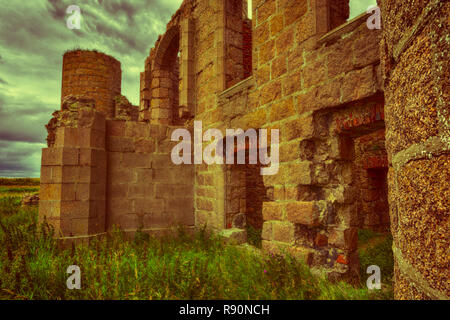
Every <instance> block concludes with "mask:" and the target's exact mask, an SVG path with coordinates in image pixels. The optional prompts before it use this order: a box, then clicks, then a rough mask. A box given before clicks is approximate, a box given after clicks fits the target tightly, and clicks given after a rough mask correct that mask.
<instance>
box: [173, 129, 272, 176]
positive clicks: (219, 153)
mask: <svg viewBox="0 0 450 320" xmlns="http://www.w3.org/2000/svg"><path fill="white" fill-rule="evenodd" d="M267 134H268V130H267V129H259V130H258V132H257V130H255V129H248V130H246V131H245V132H244V130H242V129H226V132H225V136H226V137H225V138H224V136H223V134H222V132H221V131H220V130H218V129H208V130H207V131H205V132H204V133H203V126H202V122H201V121H194V143H193V145H194V146H193V149H194V150H193V152H192V139H191V133H190V132H189V130H187V129H176V130H174V131H173V133H172V136H171V140H172V141H180V138H182V140H181V141H180V143H178V144H177V145H176V146H175V147H174V148H173V149H172V153H171V158H172V162H173V163H174V164H176V165H180V164H192V162H193V163H194V164H202V163H203V162H204V163H206V164H208V165H211V164H224V163H225V164H234V162H235V154H237V164H246V152H247V150H248V162H249V164H257V163H258V158H259V163H260V164H262V165H265V166H267V167H262V168H261V170H260V171H261V175H274V174H276V173H278V169H279V130H278V129H271V130H270V156H269V155H268V145H267V144H268V143H267V141H268V140H267V139H268V136H267ZM247 139H248V140H247ZM235 141H236V143H237V144H235ZM246 141H248V148H247V142H246ZM203 142H211V143H210V144H208V145H207V146H206V147H205V148H204V149H203ZM224 144H225V145H224ZM224 149H226V150H225V152H224ZM192 154H193V159H192ZM224 158H225V159H224ZM192 160H193V161H192Z"/></svg>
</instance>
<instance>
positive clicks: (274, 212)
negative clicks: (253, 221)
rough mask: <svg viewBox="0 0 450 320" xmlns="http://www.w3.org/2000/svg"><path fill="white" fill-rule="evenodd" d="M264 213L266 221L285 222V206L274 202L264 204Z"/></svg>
mask: <svg viewBox="0 0 450 320" xmlns="http://www.w3.org/2000/svg"><path fill="white" fill-rule="evenodd" d="M262 213H263V219H264V221H268V220H283V204H282V203H281V202H273V201H271V202H264V203H263V210H262Z"/></svg>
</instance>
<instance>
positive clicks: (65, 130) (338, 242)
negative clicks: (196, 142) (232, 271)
mask: <svg viewBox="0 0 450 320" xmlns="http://www.w3.org/2000/svg"><path fill="white" fill-rule="evenodd" d="M379 6H380V7H381V11H382V17H383V24H382V25H383V28H382V29H381V30H377V29H373V30H371V29H369V28H368V27H367V25H366V21H367V19H368V17H369V16H370V14H362V15H360V16H359V17H357V18H355V19H353V20H350V21H347V20H348V16H349V1H346V0H253V5H252V10H253V11H252V19H251V20H250V19H249V18H248V16H247V1H246V0H185V1H184V2H183V4H182V5H181V7H180V9H179V10H178V11H177V12H176V13H175V14H174V15H173V17H172V19H171V21H170V22H169V23H168V24H167V31H166V33H165V34H164V35H162V36H160V37H159V38H158V40H157V41H156V43H155V46H154V47H153V48H152V49H151V50H150V54H149V56H148V58H147V59H146V60H145V63H144V66H143V72H142V73H141V76H140V88H141V89H140V105H139V106H133V105H131V104H130V103H129V102H128V100H127V98H126V97H124V96H122V95H121V66H120V62H119V61H117V60H116V59H114V58H112V57H110V56H107V55H105V54H103V53H99V52H95V51H81V50H78V51H72V52H67V53H66V54H64V57H63V72H62V96H61V110H59V111H56V112H55V113H54V114H53V118H52V119H51V121H50V122H49V124H48V125H47V129H48V132H49V135H48V138H47V142H48V148H46V149H43V153H42V170H41V195H40V197H41V200H40V210H39V216H40V219H41V220H42V219H44V217H45V219H46V220H47V221H48V222H49V223H51V224H52V225H53V226H54V227H55V228H56V230H57V232H58V233H59V234H60V236H61V237H62V238H64V239H68V240H83V239H89V238H91V237H95V236H98V235H101V234H104V233H105V232H107V231H109V230H111V229H112V228H113V226H114V225H117V226H119V227H120V228H121V229H122V230H124V231H125V232H128V233H129V234H133V232H135V231H136V230H142V231H144V232H148V233H151V234H155V235H158V234H161V233H164V232H167V231H168V230H170V229H171V228H173V227H174V226H179V225H182V226H185V227H186V228H194V227H196V226H197V227H198V226H204V225H206V226H207V227H208V228H210V229H212V230H215V231H217V232H220V233H222V234H223V235H228V236H233V237H235V238H236V239H238V240H240V241H245V225H250V226H252V227H254V228H256V229H261V230H262V239H263V240H262V248H263V250H264V251H271V252H281V251H287V252H289V253H291V254H293V255H294V256H296V257H298V258H301V259H304V260H305V261H306V263H307V264H308V265H310V266H311V267H312V268H313V269H314V270H318V271H320V272H322V273H323V274H325V275H327V276H328V277H330V278H332V279H342V278H349V277H350V278H351V277H352V276H354V275H355V274H357V273H358V260H357V236H358V233H357V231H358V228H370V229H373V230H377V231H390V232H391V233H392V235H393V238H394V244H393V253H394V258H395V296H396V298H399V299H427V298H432V299H448V297H449V295H450V283H449V281H450V254H449V246H450V239H449V226H450V223H449V201H450V187H449V181H450V175H449V171H450V170H449V169H450V158H449V145H450V141H449V139H450V138H449V137H450V132H449V131H450V127H449V104H448V91H449V88H450V85H449V83H448V82H449V78H450V77H449V68H448V56H449V52H448V51H449V43H448V41H449V40H448V30H449V26H448V24H449V21H448V16H449V13H450V12H449V9H450V5H449V2H445V1H435V0H429V1H417V0H405V1H387V0H381V1H379ZM136 81H137V79H136ZM194 121H202V124H203V129H204V130H207V129H208V128H218V129H221V130H222V132H223V133H225V129H227V128H241V129H243V130H247V129H279V132H280V141H279V158H280V166H279V171H278V173H277V174H275V175H260V165H252V164H236V165H219V164H213V165H206V164H200V165H183V164H182V165H175V164H174V163H173V162H172V160H171V151H172V148H173V147H174V146H175V145H176V144H177V143H178V141H175V142H174V141H171V134H172V132H173V131H174V130H175V129H177V128H187V129H189V130H192V126H193V122H194Z"/></svg>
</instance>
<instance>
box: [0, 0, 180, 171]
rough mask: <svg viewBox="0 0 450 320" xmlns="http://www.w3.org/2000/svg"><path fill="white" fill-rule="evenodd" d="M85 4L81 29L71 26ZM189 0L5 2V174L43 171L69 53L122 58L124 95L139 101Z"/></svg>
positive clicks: (0, 31) (1, 98)
mask: <svg viewBox="0 0 450 320" xmlns="http://www.w3.org/2000/svg"><path fill="white" fill-rule="evenodd" d="M72 4H77V5H78V6H79V7H80V9H81V15H82V23H81V30H70V29H68V28H67V27H66V19H67V18H68V17H69V14H67V13H66V10H67V7H68V6H69V5H72ZM180 4H181V0H154V1H148V0H134V1H119V0H108V1H101V0H85V1H77V2H76V3H74V2H73V1H72V0H48V1H46V0H36V1H10V0H0V48H1V55H0V176H39V167H40V154H41V149H42V148H43V147H45V144H44V142H45V138H46V135H47V132H46V129H45V124H47V123H48V121H49V120H50V118H51V114H52V112H53V111H54V110H56V109H58V108H59V102H60V94H61V92H60V91H61V82H60V81H61V67H62V55H63V53H64V52H65V51H66V50H70V49H75V48H82V49H97V50H99V51H102V52H104V53H106V54H109V55H112V56H114V57H115V58H117V59H118V60H120V61H121V63H122V73H123V81H122V88H123V89H122V92H123V93H124V94H125V95H127V97H128V98H129V100H130V101H131V102H132V103H134V104H138V99H139V72H140V71H142V69H143V68H144V60H145V58H146V56H147V55H148V52H149V49H150V47H152V46H153V44H154V42H155V40H156V39H157V37H158V35H159V34H161V33H164V31H165V25H166V23H167V22H168V21H169V20H170V17H171V15H172V14H173V13H174V12H175V11H176V9H177V8H178V7H179V5H180Z"/></svg>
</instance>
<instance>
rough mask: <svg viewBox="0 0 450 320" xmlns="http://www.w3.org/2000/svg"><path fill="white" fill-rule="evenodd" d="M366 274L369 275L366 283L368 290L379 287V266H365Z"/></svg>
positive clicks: (378, 288)
mask: <svg viewBox="0 0 450 320" xmlns="http://www.w3.org/2000/svg"><path fill="white" fill-rule="evenodd" d="M366 272H367V274H370V275H371V276H370V277H368V278H367V281H366V284H367V288H368V289H369V290H373V289H377V290H380V289H381V270H380V267H379V266H376V265H371V266H368V267H367V271H366Z"/></svg>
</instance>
